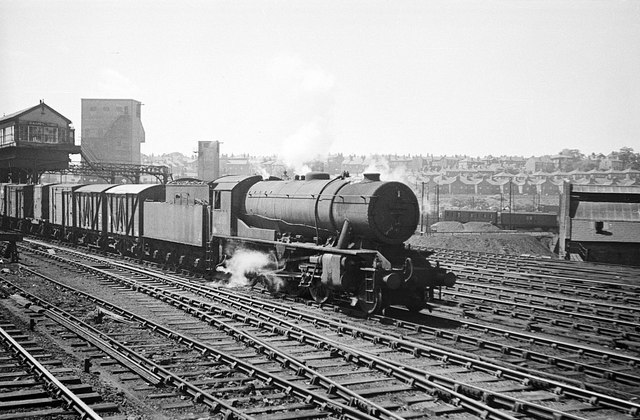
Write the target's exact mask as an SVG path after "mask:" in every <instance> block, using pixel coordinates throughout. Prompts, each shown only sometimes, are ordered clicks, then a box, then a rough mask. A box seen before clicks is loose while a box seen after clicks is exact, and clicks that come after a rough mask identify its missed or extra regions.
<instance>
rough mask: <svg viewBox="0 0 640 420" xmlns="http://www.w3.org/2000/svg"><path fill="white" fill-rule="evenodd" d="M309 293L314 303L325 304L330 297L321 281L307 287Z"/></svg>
mask: <svg viewBox="0 0 640 420" xmlns="http://www.w3.org/2000/svg"><path fill="white" fill-rule="evenodd" d="M309 293H311V297H312V298H313V300H315V301H316V303H325V302H326V301H328V300H329V296H330V295H331V291H330V290H329V289H328V288H327V287H326V286H325V285H324V284H322V282H321V281H315V282H313V283H311V284H310V285H309Z"/></svg>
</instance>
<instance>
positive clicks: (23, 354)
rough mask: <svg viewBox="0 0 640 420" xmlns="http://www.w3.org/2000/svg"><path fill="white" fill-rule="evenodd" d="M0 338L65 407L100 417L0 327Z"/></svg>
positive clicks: (82, 414)
mask: <svg viewBox="0 0 640 420" xmlns="http://www.w3.org/2000/svg"><path fill="white" fill-rule="evenodd" d="M0 339H1V340H2V342H3V343H5V345H6V346H8V347H9V348H10V349H11V351H12V352H13V353H14V354H15V355H16V357H18V358H19V359H20V360H21V361H22V362H24V363H26V364H27V365H28V366H29V368H30V369H31V370H32V372H33V373H34V375H35V376H36V377H37V378H38V379H42V380H43V381H45V382H46V383H47V384H48V387H47V388H48V390H49V392H51V393H53V394H55V396H56V397H58V398H60V399H62V400H63V401H64V404H65V406H66V407H67V408H71V409H73V410H74V411H75V412H77V413H78V414H79V415H80V418H81V419H83V420H84V419H95V420H99V419H102V417H101V416H99V415H98V414H97V413H96V412H95V411H93V409H92V408H91V407H89V406H88V405H87V404H85V402H84V401H82V399H81V398H80V397H78V396H77V395H76V394H74V393H73V391H71V390H70V389H69V388H67V387H66V386H65V385H64V384H63V383H62V382H60V381H59V380H58V379H57V378H56V377H55V376H54V375H53V374H52V373H51V372H50V371H49V370H48V369H47V368H45V367H44V366H43V365H42V364H41V363H40V362H38V361H37V360H36V358H35V357H33V356H32V355H31V354H30V353H29V352H28V351H27V350H26V349H25V348H24V347H22V346H21V345H20V344H19V343H18V342H17V341H16V340H14V339H13V337H11V336H10V335H9V334H8V333H7V332H6V331H5V330H4V329H3V328H1V327H0Z"/></svg>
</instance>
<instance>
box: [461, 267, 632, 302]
mask: <svg viewBox="0 0 640 420" xmlns="http://www.w3.org/2000/svg"><path fill="white" fill-rule="evenodd" d="M456 273H457V274H458V281H457V282H456V284H461V283H462V281H461V280H460V278H462V277H464V278H466V279H469V280H470V281H472V282H481V283H483V284H499V285H506V286H511V287H516V288H520V289H526V290H532V291H543V292H547V293H551V294H557V293H561V294H564V295H568V296H579V297H582V298H592V299H595V298H597V299H603V298H604V299H607V300H609V301H613V302H622V303H624V304H625V305H612V304H611V303H598V302H594V303H595V304H597V305H600V306H606V307H613V306H620V307H621V308H625V309H627V310H632V311H635V310H636V309H635V308H633V307H629V306H628V305H629V303H636V304H639V303H640V299H639V298H637V293H634V292H624V291H623V292H624V293H614V292H621V291H622V290H621V289H611V288H608V289H607V288H604V287H602V288H596V287H593V286H582V285H579V284H575V283H558V281H551V280H544V279H541V277H539V276H536V278H529V277H530V276H529V275H528V274H527V273H499V274H486V273H480V272H478V271H475V270H472V269H468V268H467V269H464V270H460V269H458V268H456ZM603 295H607V296H603Z"/></svg>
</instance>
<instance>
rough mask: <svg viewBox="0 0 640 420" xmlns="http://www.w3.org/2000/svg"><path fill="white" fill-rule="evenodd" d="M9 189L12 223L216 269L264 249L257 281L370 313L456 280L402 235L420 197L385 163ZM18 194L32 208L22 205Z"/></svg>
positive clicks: (411, 301)
mask: <svg viewBox="0 0 640 420" xmlns="http://www.w3.org/2000/svg"><path fill="white" fill-rule="evenodd" d="M0 189H1V190H2V192H0V201H1V202H2V204H1V206H2V209H3V212H2V216H3V220H2V222H3V225H4V226H5V227H10V228H14V229H19V230H22V231H24V232H28V231H30V232H38V233H40V234H44V235H48V236H52V237H56V238H59V239H64V240H68V241H71V242H74V243H82V244H85V245H88V246H94V247H99V248H102V249H107V250H109V249H111V250H113V251H117V252H119V253H121V254H124V255H131V256H136V257H138V258H145V259H148V260H152V261H155V262H159V263H163V264H165V265H166V266H168V267H174V268H182V269H193V270H197V271H200V272H205V273H208V274H213V273H214V272H215V269H216V266H221V265H224V264H225V262H226V261H227V260H228V259H229V258H232V257H233V255H234V253H235V252H236V251H237V250H240V249H243V250H244V249H249V250H254V251H258V252H262V253H265V254H266V255H268V256H269V260H270V261H271V263H270V264H269V267H267V271H266V272H260V273H251V274H253V275H252V277H251V280H252V281H253V282H257V281H262V282H263V283H264V284H265V285H267V286H268V287H269V288H271V289H272V290H276V286H275V284H278V285H279V286H280V289H279V290H283V291H286V292H288V293H301V292H306V291H308V292H309V293H310V295H311V297H312V298H313V299H314V300H315V301H317V302H319V303H322V302H325V301H328V300H329V299H331V298H344V299H348V300H349V301H350V302H351V304H352V305H356V304H357V305H358V306H359V307H360V308H361V309H362V310H363V311H365V312H366V313H376V312H379V311H380V310H381V309H383V308H385V307H387V306H389V305H404V306H405V307H407V308H408V309H409V310H411V311H418V310H420V309H423V308H425V307H426V305H427V302H428V300H430V299H432V298H433V296H434V291H435V289H436V288H438V287H440V286H452V285H453V284H454V283H455V276H454V275H453V274H452V273H450V272H447V271H446V270H444V269H442V268H440V267H438V266H436V267H433V266H432V265H431V264H430V262H429V261H428V256H429V253H428V252H426V251H421V250H415V249H411V248H410V247H409V246H407V245H405V244H404V242H405V241H406V240H407V239H409V237H411V235H412V234H413V233H414V232H415V230H416V228H417V225H418V221H419V217H420V209H419V206H418V200H417V198H416V196H415V194H414V193H413V191H412V190H411V189H410V188H409V187H407V186H406V185H405V184H402V183H400V182H383V181H380V178H379V175H378V174H366V175H365V177H364V179H363V180H361V181H355V182H354V181H352V180H350V179H349V178H347V177H345V176H341V177H336V178H330V176H329V175H328V174H326V173H319V172H311V173H309V174H307V175H306V176H305V177H301V178H300V179H296V180H292V181H284V180H281V179H278V178H273V177H272V178H269V179H267V180H263V179H262V177H260V176H224V177H222V178H219V179H216V180H214V181H212V182H209V183H203V182H198V183H194V182H187V183H180V182H175V183H171V184H168V185H166V186H165V185H157V184H154V185H150V184H149V185H145V184H142V185H110V184H100V185H66V184H50V185H38V186H35V188H34V187H31V188H24V186H21V187H20V188H18V187H10V186H8V185H7V184H5V185H3V186H0ZM21 194H22V195H21ZM20 203H23V204H22V205H23V206H24V205H26V206H31V207H32V208H30V209H28V210H27V209H23V210H22V211H17V210H16V208H19V207H20V205H21V204H20ZM35 203H37V204H35ZM7 209H9V210H10V211H5V210H7ZM270 279H277V280H278V281H277V282H271V281H270Z"/></svg>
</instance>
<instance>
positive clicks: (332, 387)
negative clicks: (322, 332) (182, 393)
mask: <svg viewBox="0 0 640 420" xmlns="http://www.w3.org/2000/svg"><path fill="white" fill-rule="evenodd" d="M23 269H24V270H26V271H28V272H30V273H32V274H34V275H36V276H39V277H41V278H43V279H46V280H47V281H50V282H52V283H53V284H56V285H59V286H61V287H64V288H66V289H68V290H71V291H73V293H75V294H78V295H81V296H83V297H85V298H87V299H89V300H91V301H92V302H94V303H96V304H99V305H101V306H103V307H105V308H108V309H109V310H111V311H113V312H116V313H118V314H119V315H122V316H124V317H126V318H128V319H130V320H134V321H136V322H139V323H140V324H141V325H143V326H144V327H147V328H150V329H152V330H153V331H154V332H157V333H160V334H162V335H164V336H166V337H168V338H171V339H174V340H178V341H179V342H180V343H182V344H185V345H188V346H189V347H191V348H194V349H196V350H198V351H200V352H201V354H203V355H205V356H206V355H210V356H212V357H214V359H215V360H216V361H218V362H220V361H224V362H225V363H227V364H228V365H231V366H232V367H234V368H236V369H239V368H241V370H243V372H244V373H246V374H248V375H249V376H251V377H258V378H260V379H262V380H263V381H265V382H266V383H268V384H270V385H277V386H278V387H279V388H280V389H282V390H284V391H285V392H286V393H287V394H295V395H297V396H298V397H300V398H302V399H304V400H305V401H306V402H313V403H315V404H316V405H317V406H318V407H320V408H321V409H329V410H331V411H334V412H336V413H338V414H340V415H343V416H348V417H349V418H353V419H370V418H371V419H372V418H374V417H371V416H375V418H379V416H380V415H381V414H386V415H387V417H388V418H400V417H398V416H396V415H394V414H393V413H391V412H389V411H388V410H386V409H385V408H383V407H381V406H378V405H377V404H375V403H372V402H370V401H368V400H363V399H362V397H360V396H359V395H357V394H355V393H354V392H353V391H350V390H348V389H346V388H344V387H343V386H341V385H339V384H337V383H336V382H335V381H331V380H330V379H328V378H326V377H324V376H323V375H321V374H320V373H318V372H316V371H315V370H313V369H311V368H308V367H307V366H305V365H304V364H303V363H302V362H299V361H297V360H296V359H294V358H292V357H290V356H286V355H284V353H282V352H280V351H278V350H277V349H274V348H272V347H271V346H268V345H266V344H265V345H264V348H265V351H264V353H267V354H268V355H270V356H271V357H272V359H276V358H277V356H279V357H281V358H282V359H283V360H282V361H281V364H283V366H285V367H293V366H295V367H296V374H298V376H302V373H303V372H304V373H306V374H307V376H308V377H309V378H310V379H314V380H315V381H317V385H325V387H326V388H327V390H329V391H331V393H332V394H336V395H340V396H341V397H343V398H344V399H345V400H347V401H348V402H349V404H350V405H345V404H342V403H340V402H337V401H334V400H333V399H331V398H329V397H326V396H324V395H321V394H318V393H314V392H310V391H308V390H306V389H304V388H302V387H299V386H297V385H295V384H292V383H290V382H289V381H286V380H284V379H281V378H278V377H277V376H274V375H272V374H270V373H269V372H267V371H264V370H261V369H259V368H256V367H254V366H252V365H250V364H248V363H245V362H243V361H242V360H241V359H238V358H235V357H233V356H229V355H226V354H224V353H222V352H220V351H218V350H216V349H215V348H213V347H211V346H209V345H207V344H204V343H202V342H199V341H197V340H194V339H191V338H189V337H186V336H184V335H182V334H180V333H178V332H176V331H173V330H171V329H169V328H166V327H163V326H161V325H159V324H157V323H154V322H153V321H151V320H148V319H145V318H143V317H140V316H138V315H136V314H134V313H132V312H129V311H126V310H125V309H122V308H119V307H117V306H115V305H113V304H111V303H109V302H107V301H105V300H102V299H99V298H97V297H95V296H91V295H89V294H88V293H85V292H82V291H81V290H78V289H75V288H72V287H70V286H68V285H65V284H64V283H60V282H58V281H56V280H54V279H52V278H50V277H48V276H45V275H43V274H42V273H38V272H37V271H35V270H32V269H30V268H26V267H25V268H23ZM94 270H96V271H98V272H100V274H101V275H102V276H105V272H104V270H99V269H94ZM108 275H109V276H113V274H108ZM0 281H3V282H5V283H6V284H8V285H10V286H11V287H14V288H15V289H16V290H20V293H21V294H25V295H29V293H28V292H26V291H24V290H22V289H21V288H19V287H18V286H16V285H13V284H12V283H10V282H8V281H7V280H4V279H2V280H0ZM139 287H140V288H142V287H144V286H142V285H139ZM153 295H156V297H157V295H158V293H157V292H155V293H154V294H153ZM153 295H152V296H153ZM33 298H34V299H37V300H40V298H37V297H35V296H33ZM160 298H164V299H162V300H165V301H166V300H167V299H168V298H167V297H166V296H160ZM42 306H44V303H43V305H42ZM190 309H191V311H189V312H190V313H191V314H192V315H193V314H194V313H195V314H196V315H200V316H205V318H209V319H208V321H209V322H211V323H212V324H214V323H215V322H216V321H215V320H213V319H212V318H211V317H207V314H205V313H199V312H200V311H197V310H194V309H193V308H190ZM225 330H226V331H227V332H232V333H234V334H235V335H236V337H238V336H240V335H244V336H245V339H241V338H238V341H240V342H243V343H245V344H248V342H249V340H254V338H253V337H251V336H249V335H248V334H246V333H243V332H240V331H239V330H238V329H236V328H234V327H232V326H229V325H225ZM107 337H108V336H107ZM256 340H257V339H256ZM150 363H153V362H150ZM156 370H158V371H160V372H162V373H163V374H164V379H165V383H169V384H171V383H172V382H180V381H182V380H179V378H174V379H171V378H172V377H173V376H174V375H173V374H170V373H169V372H167V371H165V370H164V369H163V368H162V367H160V366H158V367H157V369H156ZM167 375H169V376H170V377H169V378H168V377H167ZM167 381H168V382H167ZM183 382H184V383H186V381H183ZM183 382H181V384H182V383H183ZM186 384H187V385H185V386H187V387H191V386H190V385H189V384H188V383H186ZM178 388H180V385H178ZM181 390H182V389H181ZM203 392H204V391H198V392H197V393H195V394H194V395H192V396H193V397H194V398H196V397H197V396H198V395H202V397H204V396H206V395H207V394H206V393H203ZM341 393H344V394H343V395H341ZM202 397H198V398H202ZM213 398H215V397H213ZM200 402H202V401H200ZM351 406H356V407H359V408H360V409H364V410H365V412H362V411H359V410H358V411H356V410H354V409H353V408H352V407H351ZM234 411H235V409H234ZM243 418H245V417H243Z"/></svg>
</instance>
